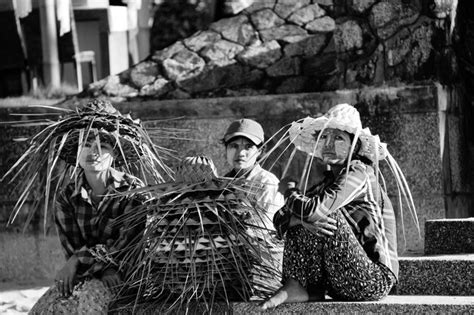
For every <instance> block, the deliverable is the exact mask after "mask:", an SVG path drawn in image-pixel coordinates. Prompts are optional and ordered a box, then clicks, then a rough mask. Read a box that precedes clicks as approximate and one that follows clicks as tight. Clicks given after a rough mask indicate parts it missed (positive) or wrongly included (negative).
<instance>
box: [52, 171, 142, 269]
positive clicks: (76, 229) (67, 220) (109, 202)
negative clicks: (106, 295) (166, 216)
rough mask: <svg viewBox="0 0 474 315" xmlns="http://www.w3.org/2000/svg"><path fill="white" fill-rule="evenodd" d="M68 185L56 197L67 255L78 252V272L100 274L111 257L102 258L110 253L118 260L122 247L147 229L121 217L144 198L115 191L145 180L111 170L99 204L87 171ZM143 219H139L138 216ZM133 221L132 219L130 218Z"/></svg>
mask: <svg viewBox="0 0 474 315" xmlns="http://www.w3.org/2000/svg"><path fill="white" fill-rule="evenodd" d="M77 178H78V180H77V181H76V182H72V183H70V184H69V185H67V186H66V187H65V189H64V190H63V191H62V192H61V193H60V194H59V196H58V198H57V200H56V211H55V222H56V227H57V230H58V234H59V239H60V241H61V245H62V247H63V250H64V253H65V256H66V259H69V258H70V257H71V256H72V255H76V256H77V258H78V260H79V267H78V270H77V273H76V275H77V276H78V277H79V278H81V277H86V276H94V275H95V276H98V275H100V272H101V271H103V269H104V268H105V267H107V265H108V263H110V261H107V260H104V259H98V257H97V255H94V254H93V253H95V252H100V256H107V257H110V258H111V261H113V260H115V259H116V258H117V257H118V256H119V255H120V254H121V252H120V251H121V250H122V249H123V248H124V247H125V246H127V245H129V243H130V241H132V239H133V238H134V237H135V236H136V235H137V233H139V232H141V231H143V228H144V222H145V221H144V220H145V219H144V218H143V220H142V221H143V224H141V223H140V222H138V223H137V222H134V223H133V224H130V226H127V225H126V223H127V222H123V221H122V219H123V217H121V216H122V215H124V214H127V213H129V212H130V211H131V210H133V209H134V208H135V207H136V206H138V205H139V204H141V203H142V202H143V201H144V199H143V198H142V197H139V196H135V195H115V196H114V195H113V194H115V193H117V192H124V191H128V190H131V189H134V188H138V187H141V186H142V185H143V184H142V182H141V181H140V180H139V179H137V178H135V177H132V176H129V175H127V174H124V173H121V172H118V171H114V170H112V171H111V176H110V177H109V180H108V182H107V187H106V191H105V193H104V197H102V199H101V201H100V202H99V204H97V205H96V204H94V202H92V199H91V193H92V190H91V188H90V186H89V184H88V183H87V180H86V178H85V176H84V174H80V175H79V176H78V177H77ZM138 220H139V219H138ZM129 223H130V222H129Z"/></svg>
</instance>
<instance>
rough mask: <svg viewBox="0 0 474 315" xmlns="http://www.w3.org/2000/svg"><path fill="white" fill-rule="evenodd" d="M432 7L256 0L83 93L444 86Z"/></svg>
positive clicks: (156, 95) (170, 94)
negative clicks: (424, 82) (420, 83)
mask: <svg viewBox="0 0 474 315" xmlns="http://www.w3.org/2000/svg"><path fill="white" fill-rule="evenodd" d="M250 2H252V1H249V3H250ZM433 8H434V4H433V1H429V0H416V1H402V0H365V1H362V0H352V1H338V0H292V1H288V0H265V1H253V4H252V5H250V6H249V7H248V8H246V9H245V10H243V11H242V12H241V13H239V14H238V15H235V16H232V17H228V18H224V19H221V20H219V21H216V22H214V23H212V24H210V25H209V27H208V28H206V29H203V30H201V31H198V32H196V33H195V34H193V35H192V36H190V37H187V38H185V39H180V40H178V41H176V42H175V43H173V44H172V45H170V46H168V47H166V48H164V49H161V50H158V51H155V52H153V53H152V55H151V56H150V57H149V58H147V59H146V60H144V61H142V62H140V63H138V64H137V65H135V66H133V67H132V68H130V69H128V70H127V71H124V72H122V73H120V74H117V75H114V76H110V77H108V78H105V79H103V80H100V81H98V82H95V83H93V84H92V85H90V86H89V87H88V89H87V90H86V91H84V93H83V94H81V96H100V95H104V96H108V97H114V98H115V99H117V100H125V99H129V100H130V99H143V100H146V99H183V98H207V97H216V96H217V97H221V96H222V97H227V96H230V97H232V96H243V95H264V94H286V93H301V92H319V91H328V90H337V89H344V88H360V87H363V86H377V85H382V84H384V83H387V82H389V83H391V84H393V83H397V82H405V83H407V82H415V81H420V80H429V79H437V80H441V81H442V82H444V81H447V82H449V80H450V79H451V78H452V74H453V69H451V68H450V66H451V67H452V65H453V63H452V62H453V61H454V60H452V59H451V58H450V56H451V55H450V51H451V49H450V46H449V44H448V42H447V38H448V36H447V33H446V28H447V27H448V26H449V24H447V23H445V22H446V20H447V19H445V18H442V19H439V18H437V17H436V16H435V14H434V11H433ZM163 31H164V32H166V30H165V29H164V30H163ZM446 65H450V66H446Z"/></svg>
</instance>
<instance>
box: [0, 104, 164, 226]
mask: <svg viewBox="0 0 474 315" xmlns="http://www.w3.org/2000/svg"><path fill="white" fill-rule="evenodd" d="M49 108H50V109H56V110H57V111H58V112H60V113H63V115H62V116H61V117H60V118H59V119H58V120H57V121H50V120H49V121H47V122H46V127H45V128H44V129H43V130H41V131H40V132H39V133H38V134H37V135H35V136H33V137H31V138H30V139H28V142H29V147H28V149H27V150H26V152H25V153H24V154H23V155H22V156H21V157H20V158H19V159H18V160H17V162H16V163H15V164H14V165H13V166H12V167H11V168H10V170H9V171H8V172H7V173H6V174H5V175H4V176H3V177H2V179H1V181H4V180H5V179H7V178H10V177H11V178H10V181H9V183H13V182H15V180H17V181H18V182H19V183H18V186H17V189H18V191H20V192H21V194H20V197H19V199H18V202H17V203H16V205H15V207H14V209H13V211H12V214H11V216H10V220H9V223H12V222H13V220H14V219H15V218H16V216H17V215H18V212H19V211H20V210H21V208H22V206H23V204H24V203H25V202H26V201H27V200H31V199H33V203H34V204H33V206H31V207H30V208H29V212H28V217H27V220H26V221H27V222H29V220H30V219H31V218H32V216H33V214H34V212H35V211H36V209H37V208H39V207H40V206H41V204H44V209H45V213H44V220H45V225H46V220H47V213H48V212H47V211H48V206H49V201H50V197H53V199H54V198H55V195H56V193H57V191H58V190H59V189H60V188H61V187H62V186H63V185H64V183H65V182H67V181H69V180H70V179H71V178H73V177H74V176H77V175H78V174H79V173H80V172H79V171H78V167H79V164H78V157H79V155H80V153H81V151H82V149H83V148H84V145H85V144H86V143H87V141H88V140H90V139H91V138H92V139H93V140H95V141H97V142H99V143H100V142H101V141H105V142H107V143H109V144H110V145H112V147H113V149H114V152H115V159H114V165H113V167H114V168H116V169H119V170H122V171H126V172H127V173H130V174H133V175H136V176H139V177H140V178H141V179H142V180H144V181H145V182H146V181H147V179H148V180H153V182H163V181H164V178H170V176H171V174H172V172H171V171H170V169H169V168H168V167H167V166H166V164H165V162H164V161H163V157H165V158H167V157H170V156H171V154H170V151H169V150H167V149H165V148H162V147H158V146H156V145H154V144H153V143H152V141H151V139H150V136H149V134H148V132H147V131H146V130H145V129H144V127H143V126H142V124H141V122H140V121H139V120H133V119H132V118H131V117H130V115H122V114H121V113H120V112H119V111H118V110H116V109H115V108H114V107H113V106H112V104H111V103H110V102H108V101H105V100H98V99H94V100H91V101H90V102H88V103H87V104H86V105H84V106H82V107H79V108H76V109H75V110H67V109H61V108H51V107H49ZM22 125H23V126H25V125H27V123H25V124H20V126H22Z"/></svg>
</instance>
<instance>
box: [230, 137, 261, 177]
mask: <svg viewBox="0 0 474 315" xmlns="http://www.w3.org/2000/svg"><path fill="white" fill-rule="evenodd" d="M259 155H260V150H259V149H258V148H257V146H256V145H255V144H254V143H253V142H252V141H250V140H248V139H247V138H244V137H237V138H234V139H232V140H231V141H230V142H228V143H227V145H226V156H227V163H229V165H230V166H232V167H233V168H234V170H236V171H240V170H246V169H248V168H250V167H252V166H254V165H255V163H257V158H258V156H259Z"/></svg>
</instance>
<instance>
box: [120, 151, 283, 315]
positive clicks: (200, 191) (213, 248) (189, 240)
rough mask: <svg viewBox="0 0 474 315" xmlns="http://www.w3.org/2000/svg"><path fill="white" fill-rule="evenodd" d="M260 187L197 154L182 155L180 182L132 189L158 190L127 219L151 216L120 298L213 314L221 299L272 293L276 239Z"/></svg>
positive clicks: (126, 266)
mask: <svg viewBox="0 0 474 315" xmlns="http://www.w3.org/2000/svg"><path fill="white" fill-rule="evenodd" d="M261 188H262V187H257V185H255V183H252V185H249V183H247V182H246V180H244V179H233V178H219V177H218V176H217V174H216V172H215V168H214V166H213V163H212V161H211V160H209V159H208V158H203V157H197V158H187V159H185V160H183V162H182V163H181V164H180V166H179V167H178V170H177V172H176V181H175V182H173V183H169V184H161V185H155V186H150V187H146V188H142V189H138V190H134V191H130V192H129V193H137V192H139V193H149V194H151V195H153V196H155V197H154V198H152V199H150V200H149V201H148V202H147V203H145V204H144V205H142V206H140V207H139V208H137V209H135V210H134V211H132V212H131V213H132V216H128V217H123V218H122V220H123V222H124V224H125V225H127V224H128V225H130V224H132V223H131V222H137V218H144V217H145V216H146V217H147V223H146V229H145V231H144V234H143V236H142V237H141V239H140V240H139V241H138V242H136V245H135V246H134V247H133V248H128V249H127V250H126V253H124V254H123V256H122V261H121V262H120V264H121V269H122V273H123V274H126V275H128V276H127V279H126V281H125V285H124V289H123V290H122V292H121V294H120V296H119V298H118V303H117V305H120V308H123V309H127V310H133V312H135V311H137V310H140V311H147V310H153V311H154V312H155V313H158V314H161V313H170V312H173V313H174V312H194V313H203V312H206V313H210V312H212V310H213V309H214V308H215V306H216V305H217V304H218V303H219V302H223V303H224V304H227V305H228V303H229V302H230V301H248V300H250V299H251V298H264V297H267V296H268V295H269V294H271V293H273V292H274V291H275V290H276V289H277V287H278V280H279V279H280V271H279V270H278V267H277V266H279V264H278V262H277V261H276V260H277V259H278V258H277V257H275V256H274V254H273V253H272V249H273V248H275V247H276V246H277V245H276V244H275V240H274V239H273V238H272V237H271V236H270V233H269V231H268V230H266V229H265V228H264V220H263V219H264V218H263V215H264V214H263V213H264V212H262V211H261V209H259V208H256V207H254V205H252V204H251V203H250V202H249V198H248V195H249V194H258V193H259V189H261ZM216 303H217V304H216ZM214 310H215V309H214Z"/></svg>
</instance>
